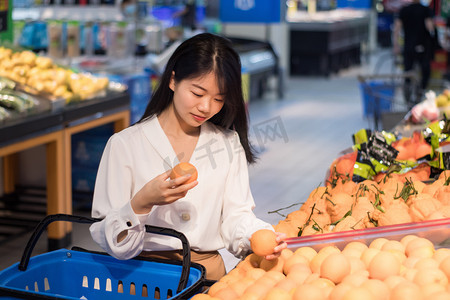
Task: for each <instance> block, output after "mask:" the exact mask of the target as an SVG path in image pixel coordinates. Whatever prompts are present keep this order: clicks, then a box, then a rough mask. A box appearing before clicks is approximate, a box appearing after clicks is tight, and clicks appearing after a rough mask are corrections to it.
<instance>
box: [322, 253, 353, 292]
mask: <svg viewBox="0 0 450 300" xmlns="http://www.w3.org/2000/svg"><path fill="white" fill-rule="evenodd" d="M350 271H351V265H350V262H349V260H348V259H347V257H346V256H345V255H344V254H342V253H339V252H338V253H332V254H330V255H328V256H327V257H326V258H325V259H324V260H323V262H322V264H321V265H320V277H322V278H327V279H329V280H331V281H332V282H334V283H336V284H337V283H340V282H341V281H342V279H343V278H344V277H345V276H347V275H348V274H350Z"/></svg>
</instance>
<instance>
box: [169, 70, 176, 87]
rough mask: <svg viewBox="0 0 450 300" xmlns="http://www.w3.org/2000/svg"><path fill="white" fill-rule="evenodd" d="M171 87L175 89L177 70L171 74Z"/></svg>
mask: <svg viewBox="0 0 450 300" xmlns="http://www.w3.org/2000/svg"><path fill="white" fill-rule="evenodd" d="M169 89H171V90H172V92H174V91H175V72H174V71H172V75H171V76H170V82H169Z"/></svg>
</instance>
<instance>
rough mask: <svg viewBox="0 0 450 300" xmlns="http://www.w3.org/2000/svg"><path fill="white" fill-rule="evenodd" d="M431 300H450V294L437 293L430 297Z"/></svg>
mask: <svg viewBox="0 0 450 300" xmlns="http://www.w3.org/2000/svg"><path fill="white" fill-rule="evenodd" d="M430 299H433V300H448V299H450V293H449V292H443V291H441V292H436V293H433V294H431V295H430Z"/></svg>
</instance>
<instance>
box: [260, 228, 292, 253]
mask: <svg viewBox="0 0 450 300" xmlns="http://www.w3.org/2000/svg"><path fill="white" fill-rule="evenodd" d="M275 234H276V236H277V237H276V241H277V243H278V246H276V247H275V248H274V249H273V250H274V252H273V253H272V254H269V255H266V256H264V258H265V259H267V260H272V259H275V258H278V257H279V256H280V255H281V251H283V250H284V249H286V248H287V243H286V242H285V241H284V240H285V239H286V238H287V236H286V234H285V233H282V232H275Z"/></svg>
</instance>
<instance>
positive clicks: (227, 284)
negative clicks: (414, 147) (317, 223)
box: [192, 235, 450, 300]
mask: <svg viewBox="0 0 450 300" xmlns="http://www.w3.org/2000/svg"><path fill="white" fill-rule="evenodd" d="M449 280H450V249H447V248H441V249H435V247H434V245H433V244H432V242H430V241H429V240H427V239H425V238H422V237H418V236H415V235H407V236H405V237H403V238H402V239H401V240H399V241H397V240H389V239H386V238H377V239H375V240H373V241H372V242H371V243H370V244H369V245H366V244H365V243H362V242H359V241H354V242H350V243H348V244H347V245H346V246H345V247H344V248H343V249H342V250H341V249H339V248H337V247H335V246H330V245H326V246H324V247H323V248H322V249H320V250H318V251H316V250H314V249H313V248H311V247H301V248H298V249H296V250H295V251H292V250H290V249H284V250H283V251H282V254H281V256H280V257H279V258H278V259H276V260H274V261H267V260H266V259H264V258H262V257H260V256H257V255H256V254H254V253H253V254H251V255H249V256H247V257H246V258H245V260H243V261H241V262H240V263H239V264H238V265H237V266H236V268H234V269H233V270H231V271H230V272H229V273H228V274H227V275H225V276H224V277H222V278H221V279H220V280H219V281H217V282H216V283H215V284H214V285H212V286H211V287H210V289H209V291H208V293H207V294H199V295H196V296H194V297H193V298H192V299H193V300H201V299H210V300H211V299H220V300H228V299H230V300H231V299H233V300H234V299H241V300H242V299H246V300H249V299H251V300H302V299H308V300H403V299H405V300H406V299H407V300H424V299H433V300H443V299H446V300H448V299H450V285H449Z"/></svg>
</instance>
